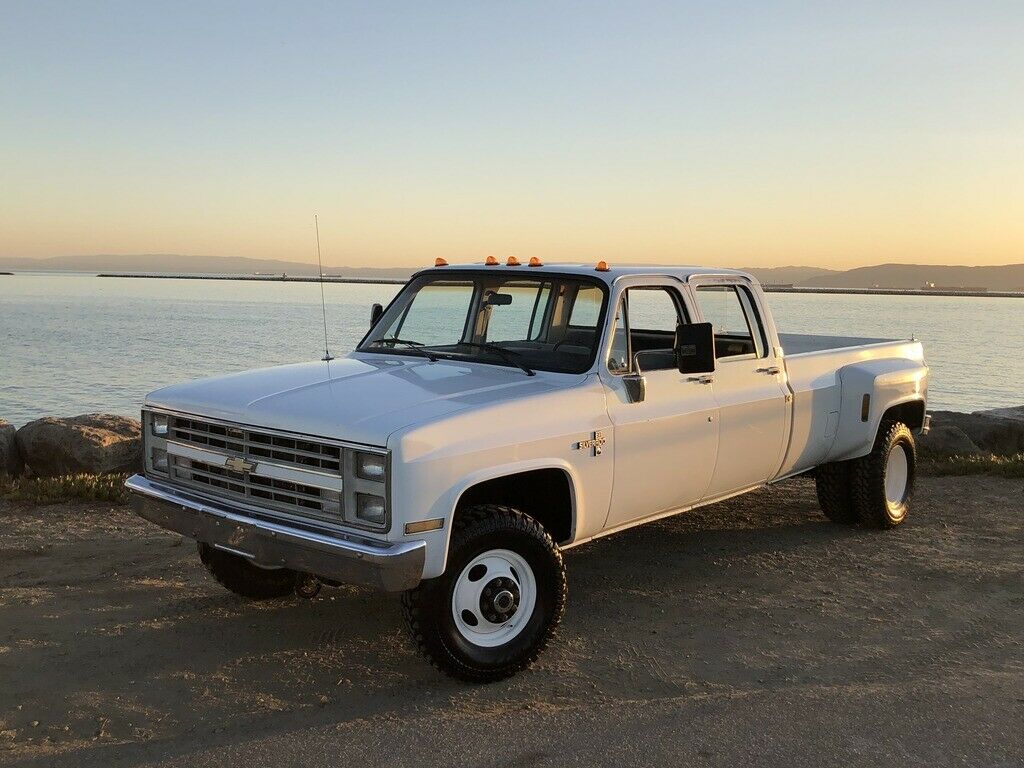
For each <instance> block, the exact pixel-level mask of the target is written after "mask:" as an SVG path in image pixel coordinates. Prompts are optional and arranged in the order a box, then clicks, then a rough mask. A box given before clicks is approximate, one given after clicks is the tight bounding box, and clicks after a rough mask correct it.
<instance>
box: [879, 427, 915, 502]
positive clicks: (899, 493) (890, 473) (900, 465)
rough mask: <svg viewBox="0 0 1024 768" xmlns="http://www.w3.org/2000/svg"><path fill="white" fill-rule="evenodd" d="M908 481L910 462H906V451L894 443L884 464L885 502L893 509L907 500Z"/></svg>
mask: <svg viewBox="0 0 1024 768" xmlns="http://www.w3.org/2000/svg"><path fill="white" fill-rule="evenodd" d="M909 481H910V462H909V461H908V460H907V449H906V448H904V447H903V445H902V444H901V443H896V445H894V446H893V447H892V450H891V451H889V458H888V460H887V461H886V463H885V500H886V502H887V503H888V504H889V505H890V506H893V507H898V506H900V505H902V504H903V502H904V501H905V500H906V498H907V487H908V484H909Z"/></svg>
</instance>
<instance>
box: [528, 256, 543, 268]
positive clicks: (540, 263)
mask: <svg viewBox="0 0 1024 768" xmlns="http://www.w3.org/2000/svg"><path fill="white" fill-rule="evenodd" d="M530 266H531V267H543V266H544V262H543V261H541V260H540V259H538V258H537V257H536V256H531V257H530Z"/></svg>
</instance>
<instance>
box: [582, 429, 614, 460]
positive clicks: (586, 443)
mask: <svg viewBox="0 0 1024 768" xmlns="http://www.w3.org/2000/svg"><path fill="white" fill-rule="evenodd" d="M606 442H608V441H607V440H605V439H604V435H603V434H602V433H601V432H595V433H594V436H593V437H592V438H590V439H589V440H580V441H579V442H578V443H576V450H579V451H585V450H587V449H588V448H589V449H592V450H593V453H591V454H590V455H591V456H600V455H601V448H602V447H603V446H604V444H605V443H606Z"/></svg>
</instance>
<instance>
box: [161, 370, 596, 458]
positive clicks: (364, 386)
mask: <svg viewBox="0 0 1024 768" xmlns="http://www.w3.org/2000/svg"><path fill="white" fill-rule="evenodd" d="M584 379H585V374H584V375H578V376H577V375H566V374H552V373H544V372H543V371H538V373H537V375H536V376H527V375H526V374H524V373H523V372H522V371H520V370H519V369H517V368H508V367H504V366H496V365H486V364H480V363H466V364H463V363H459V362H456V361H450V360H439V361H438V362H436V363H431V362H430V361H428V360H422V359H420V358H407V357H401V358H399V357H397V356H391V357H385V356H383V355H381V356H378V355H366V356H365V357H363V356H360V357H346V358H339V359H336V360H330V361H319V362H312V363H297V364H294V365H282V366H276V367H273V368H261V369H258V370H253V371H245V372H242V373H234V374H229V375H227V376H217V377H214V378H209V379H199V380H197V381H191V382H187V383H183V384H174V385H172V386H169V387H164V388H163V389H158V390H156V391H155V392H151V393H150V394H149V395H148V396H147V397H146V405H148V406H154V407H158V408H166V409H169V410H173V411H180V412H182V413H189V414H194V415H196V416H206V417H209V418H213V419H222V420H224V421H231V422H236V423H239V424H246V425H249V426H256V427H267V428H270V429H279V430H282V431H287V432H296V433H299V434H304V435H317V436H320V437H327V438H333V439H339V440H348V441H351V442H355V443H364V444H366V445H377V446H385V445H387V440H388V436H389V435H391V434H392V433H393V432H395V431H396V430H398V429H401V428H403V427H406V426H411V425H414V424H422V423H425V422H428V421H431V420H433V419H438V418H442V417H444V416H446V415H448V414H451V413H454V412H456V411H461V410H463V409H465V408H471V407H473V406H483V405H493V404H494V403H495V402H497V401H501V400H504V399H506V398H511V397H525V396H531V395H537V394H541V393H543V392H545V391H553V390H555V389H562V388H564V387H566V386H572V385H573V384H575V383H578V382H580V381H582V380H584Z"/></svg>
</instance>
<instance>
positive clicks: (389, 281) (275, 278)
mask: <svg viewBox="0 0 1024 768" xmlns="http://www.w3.org/2000/svg"><path fill="white" fill-rule="evenodd" d="M96 277H119V278H132V279H139V280H146V279H148V280H241V281H243V282H252V283H319V282H320V280H321V279H320V278H318V277H314V276H312V275H296V276H294V277H282V276H281V275H146V274H135V273H120V272H101V273H99V274H98V275H96ZM323 282H325V283H367V284H372V285H405V284H406V283H407V282H409V281H408V280H403V279H401V278H398V277H339V276H337V275H324V276H323Z"/></svg>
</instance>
